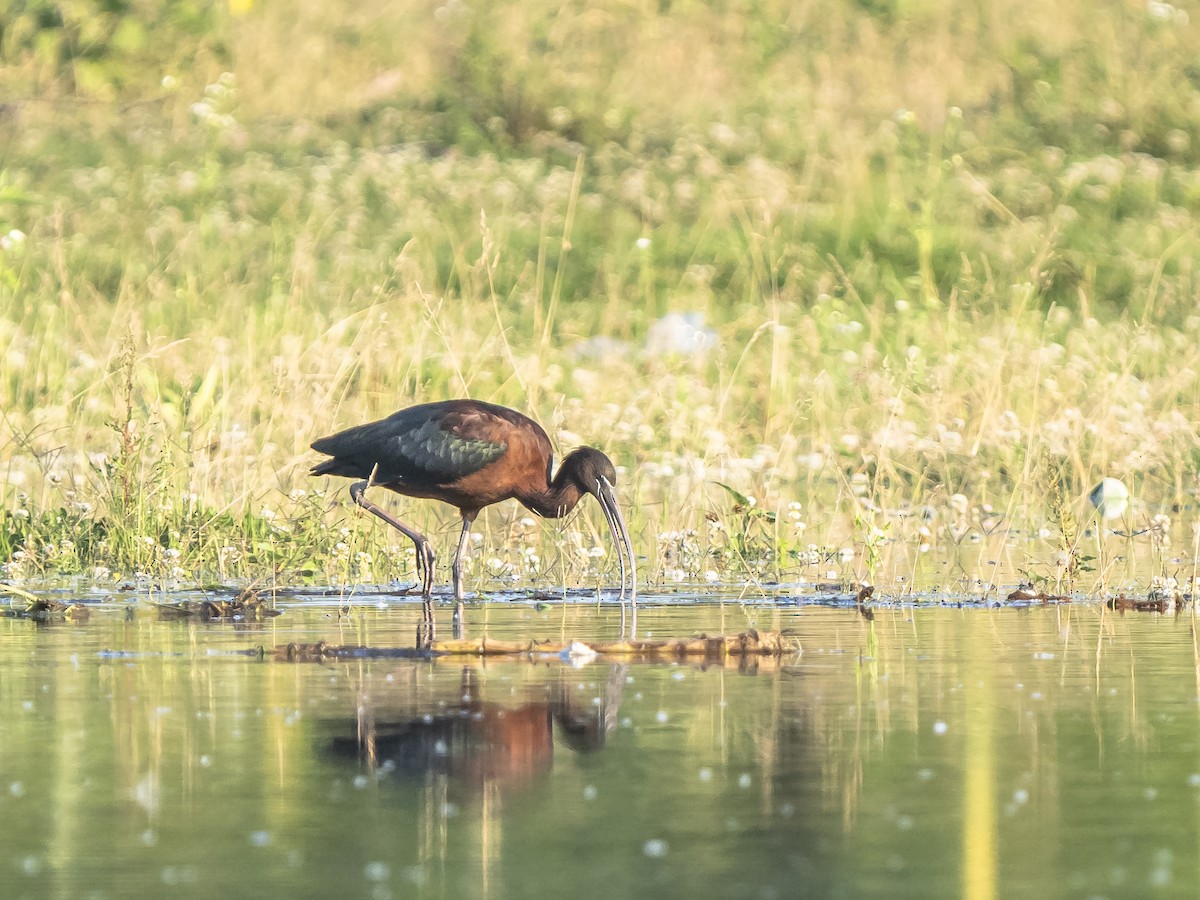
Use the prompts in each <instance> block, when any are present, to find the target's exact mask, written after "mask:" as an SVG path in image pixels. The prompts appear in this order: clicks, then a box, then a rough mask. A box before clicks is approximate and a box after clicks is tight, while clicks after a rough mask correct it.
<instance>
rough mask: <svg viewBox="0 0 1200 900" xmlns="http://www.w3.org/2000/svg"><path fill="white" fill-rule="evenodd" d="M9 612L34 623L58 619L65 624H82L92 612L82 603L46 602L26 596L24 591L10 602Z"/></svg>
mask: <svg viewBox="0 0 1200 900" xmlns="http://www.w3.org/2000/svg"><path fill="white" fill-rule="evenodd" d="M21 604H23V605H21ZM9 610H10V614H11V615H13V616H15V617H17V618H19V619H33V620H34V621H35V622H50V621H54V620H58V619H62V620H64V621H67V622H82V621H84V620H86V619H87V618H88V617H89V616H90V615H91V614H92V611H91V610H90V609H88V607H87V606H85V605H84V604H82V603H63V602H61V601H59V600H47V599H45V598H43V597H35V596H34V595H33V594H27V593H26V592H25V591H22V592H21V593H20V595H19V598H18V599H16V600H13V601H12V603H11V604H10V605H9Z"/></svg>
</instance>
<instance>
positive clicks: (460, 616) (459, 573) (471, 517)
mask: <svg viewBox="0 0 1200 900" xmlns="http://www.w3.org/2000/svg"><path fill="white" fill-rule="evenodd" d="M477 515H479V513H478V512H477V511H468V510H463V512H462V520H463V527H462V534H460V535H459V536H458V548H457V549H456V550H455V551H454V562H453V564H452V565H451V567H450V569H451V572H453V574H454V636H455V637H456V638H459V639H461V638H463V637H465V636H466V633H465V625H466V621H465V615H464V610H463V595H464V591H463V554H465V553H466V552H467V541H468V539H469V538H470V535H471V523H472V522H474V521H475V517H476V516H477Z"/></svg>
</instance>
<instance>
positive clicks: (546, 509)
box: [517, 469, 583, 519]
mask: <svg viewBox="0 0 1200 900" xmlns="http://www.w3.org/2000/svg"><path fill="white" fill-rule="evenodd" d="M582 497H583V491H581V490H580V489H579V485H577V484H576V483H575V482H574V481H571V480H570V479H567V478H564V477H563V472H562V470H561V469H560V470H559V472H558V474H557V475H556V476H555V477H554V480H553V481H552V482H550V483H549V484H548V485H546V487H545V488H544V489H543V490H540V491H534V492H531V493H528V494H518V495H517V499H518V500H520V501H521V502H522V503H523V504H525V505H526V506H527V507H529V508H530V509H531V510H533V511H534V512H535V513H537V514H538V515H539V516H542V517H543V518H546V519H560V518H562V517H563V516H565V515H566V514H567V513H569V512H570V511H571V510H573V509H574V508H575V505H576V504H577V503H579V500H580V499H581V498H582Z"/></svg>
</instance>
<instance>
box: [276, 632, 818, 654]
mask: <svg viewBox="0 0 1200 900" xmlns="http://www.w3.org/2000/svg"><path fill="white" fill-rule="evenodd" d="M800 652H801V649H800V643H799V641H797V640H796V639H795V638H792V637H790V636H789V635H787V634H786V633H785V632H782V631H757V630H755V629H751V630H750V631H744V632H742V633H741V634H735V635H711V636H710V635H707V634H700V635H696V636H695V637H690V638H673V639H667V640H654V641H638V640H621V641H591V642H589V641H566V642H564V641H538V640H528V641H498V640H494V639H491V638H488V637H481V638H473V639H470V640H450V641H434V642H433V644H432V645H431V646H430V647H429V648H428V649H419V648H413V647H347V646H331V645H328V644H326V643H324V642H318V643H316V644H295V643H293V644H288V645H287V646H285V647H276V648H273V649H272V650H269V651H264V655H269V656H271V657H272V658H274V659H282V660H287V661H289V662H305V661H315V660H322V659H358V658H363V657H368V658H369V657H407V658H430V657H434V656H519V655H529V656H559V657H565V656H581V655H584V654H586V653H594V654H595V655H597V656H620V657H624V658H629V657H640V658H649V659H685V658H691V657H700V658H704V659H710V660H720V659H724V658H726V657H752V656H785V655H788V654H796V653H800Z"/></svg>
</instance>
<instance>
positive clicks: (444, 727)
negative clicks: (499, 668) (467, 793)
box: [332, 664, 628, 788]
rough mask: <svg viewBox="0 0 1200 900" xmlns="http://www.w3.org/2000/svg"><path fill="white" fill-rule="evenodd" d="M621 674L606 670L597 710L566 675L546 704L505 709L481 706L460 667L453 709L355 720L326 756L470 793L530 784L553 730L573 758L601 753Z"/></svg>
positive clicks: (620, 669)
mask: <svg viewBox="0 0 1200 900" xmlns="http://www.w3.org/2000/svg"><path fill="white" fill-rule="evenodd" d="M627 669H628V666H627V665H625V664H616V665H613V666H611V668H610V670H609V674H608V679H607V681H606V683H605V685H604V692H603V694H602V695H600V698H599V702H595V701H594V700H593V695H592V693H591V692H585V691H580V690H578V689H577V688H576V687H575V682H574V680H572V679H571V677H570V675H569V673H568V672H567V671H565V670H564V671H563V672H561V673H559V674H560V677H558V678H557V679H556V680H555V681H554V682H553V683H552V684H551V685H549V686H548V687H547V690H546V693H547V695H548V699H538V700H529V701H526V702H524V703H521V704H517V705H509V704H504V703H498V702H494V701H488V700H483V699H481V697H480V696H479V690H478V686H477V685H476V683H475V681H476V679H475V670H474V669H472V668H470V667H464V669H463V674H462V681H461V685H460V686H459V689H458V691H457V692H456V694H455V698H454V702H453V703H448V704H447V705H445V706H439V708H438V711H437V712H436V713H431V714H425V715H420V716H414V717H412V718H406V719H403V720H400V721H396V722H377V721H375V720H374V718H373V716H371V715H370V714H369V713H368V712H365V711H364V712H360V715H359V718H358V720H357V722H356V724H355V733H354V735H353V736H338V737H335V738H334V739H333V743H332V749H333V752H334V753H335V754H336V755H339V756H347V757H348V756H354V757H356V758H357V759H358V760H359V761H360V762H361V763H363V764H364V765H365V766H366V767H367V768H368V769H369V770H370V771H372V772H375V771H390V772H394V773H395V774H397V775H400V776H402V777H410V778H413V777H425V776H428V775H431V774H432V775H442V776H446V777H447V778H449V779H451V780H453V781H455V782H458V783H460V784H462V785H464V786H467V787H469V788H483V787H486V786H488V785H489V784H492V783H496V782H499V783H501V784H514V785H515V784H522V783H528V782H531V781H534V780H535V779H537V778H539V777H540V776H543V775H545V774H547V773H548V772H549V771H550V769H551V766H552V764H553V758H554V738H555V731H556V730H557V732H558V737H559V739H560V740H561V741H562V742H563V743H564V744H565V745H566V746H567V747H569V748H570V749H571V750H574V751H576V752H578V753H592V752H595V751H598V750H602V749H603V748H604V746H605V745H606V743H607V741H608V736H609V734H610V733H611V732H612V731H613V729H614V728H615V727H616V724H617V713H618V710H619V708H620V703H621V692H622V689H623V688H624V686H625V677H626V671H627Z"/></svg>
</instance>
